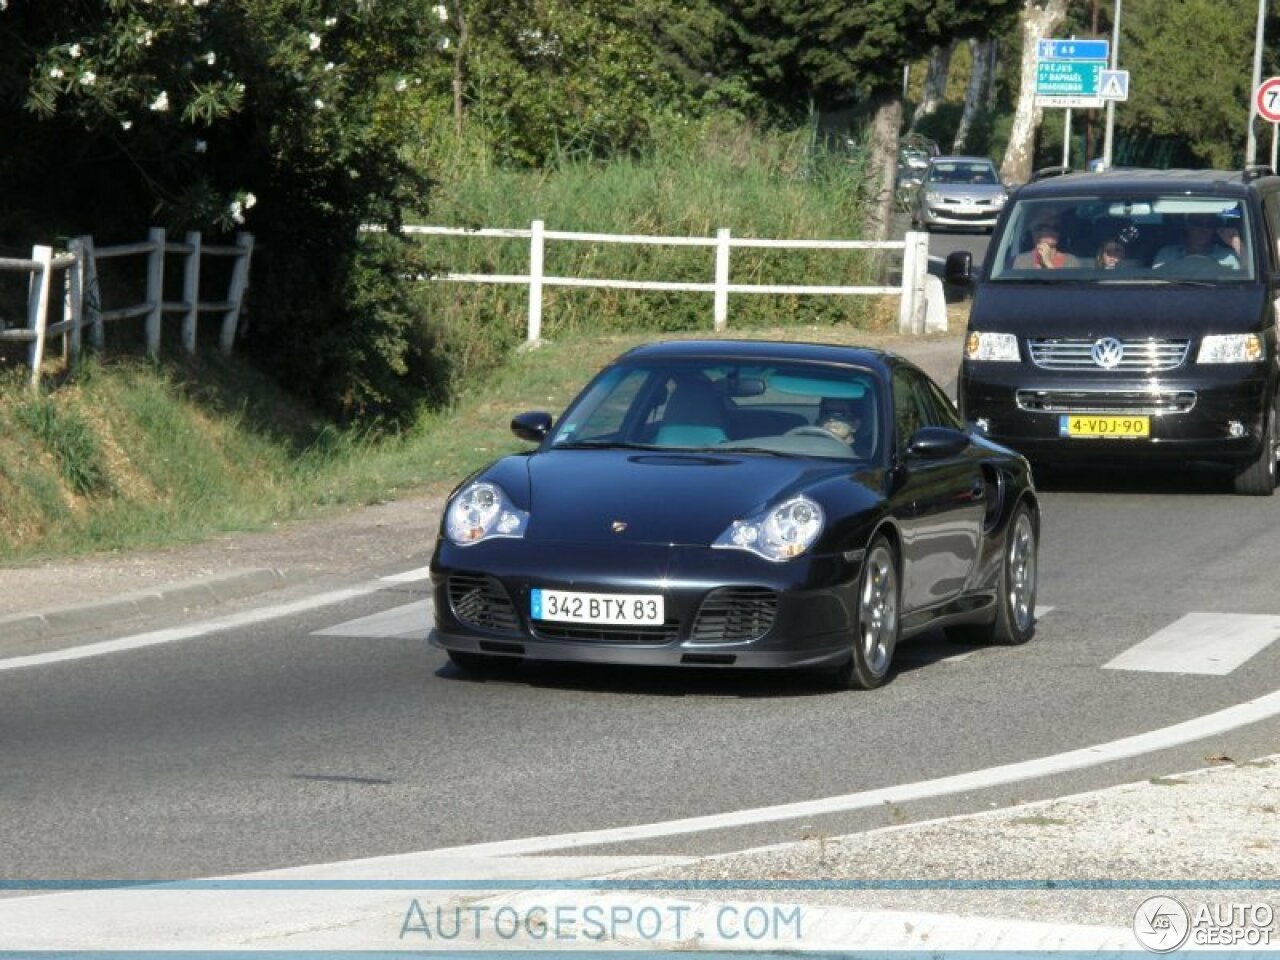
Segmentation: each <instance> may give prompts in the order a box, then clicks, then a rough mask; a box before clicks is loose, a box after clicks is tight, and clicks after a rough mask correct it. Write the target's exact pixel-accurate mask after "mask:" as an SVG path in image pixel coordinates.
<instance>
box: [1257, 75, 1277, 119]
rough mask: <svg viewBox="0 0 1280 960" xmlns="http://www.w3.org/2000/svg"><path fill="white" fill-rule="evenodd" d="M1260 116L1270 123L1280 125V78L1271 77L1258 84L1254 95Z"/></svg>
mask: <svg viewBox="0 0 1280 960" xmlns="http://www.w3.org/2000/svg"><path fill="white" fill-rule="evenodd" d="M1253 104H1254V106H1255V107H1257V109H1258V116H1260V117H1261V118H1262V119H1263V120H1266V121H1267V122H1268V123H1280V77H1271V78H1269V79H1267V80H1263V81H1262V83H1260V84H1258V89H1257V91H1256V92H1255V93H1254V95H1253Z"/></svg>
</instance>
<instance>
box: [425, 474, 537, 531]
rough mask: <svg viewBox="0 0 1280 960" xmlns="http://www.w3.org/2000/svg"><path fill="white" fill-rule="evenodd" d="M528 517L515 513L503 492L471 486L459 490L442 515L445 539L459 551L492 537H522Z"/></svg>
mask: <svg viewBox="0 0 1280 960" xmlns="http://www.w3.org/2000/svg"><path fill="white" fill-rule="evenodd" d="M528 523H529V514H528V513H526V512H525V511H524V510H518V509H516V508H515V507H514V506H512V504H511V500H510V499H509V498H508V497H507V495H506V494H505V493H503V492H502V488H501V487H499V486H497V485H496V484H493V483H485V482H480V483H473V484H471V485H470V486H468V487H466V488H465V489H464V490H462V491H461V492H460V493H459V494H458V495H457V496H456V497H454V498H453V501H452V502H451V503H450V504H449V510H448V512H446V513H445V525H444V530H445V536H447V537H448V538H449V539H450V540H451V541H453V542H454V543H456V544H457V545H458V546H460V547H465V546H468V545H470V544H473V543H479V542H480V541H481V540H488V539H490V538H491V537H523V536H524V529H525V527H526V526H527V525H528Z"/></svg>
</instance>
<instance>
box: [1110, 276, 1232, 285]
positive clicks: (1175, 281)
mask: <svg viewBox="0 0 1280 960" xmlns="http://www.w3.org/2000/svg"><path fill="white" fill-rule="evenodd" d="M1098 282H1099V283H1113V282H1114V283H1119V282H1121V281H1118V280H1117V281H1109V280H1100V281H1098ZM1139 282H1144V283H1148V284H1151V285H1152V286H1160V287H1216V286H1217V284H1216V283H1214V282H1213V281H1212V280H1190V279H1188V278H1187V277H1148V278H1147V279H1146V280H1145V281H1139Z"/></svg>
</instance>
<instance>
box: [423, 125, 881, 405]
mask: <svg viewBox="0 0 1280 960" xmlns="http://www.w3.org/2000/svg"><path fill="white" fill-rule="evenodd" d="M659 139H660V142H661V143H662V149H661V151H660V152H655V153H654V154H652V155H649V156H643V157H633V158H620V159H617V160H614V161H612V162H610V163H609V164H608V165H598V164H590V163H584V162H575V161H566V162H565V163H564V164H563V165H562V166H561V167H560V168H559V169H557V170H556V171H554V172H553V173H533V174H528V173H516V172H508V171H501V170H494V169H492V168H491V167H490V166H489V165H487V164H483V163H472V164H457V165H453V166H447V167H442V168H441V169H440V170H437V171H433V172H434V173H435V174H436V175H437V176H438V177H439V178H440V181H441V185H440V188H439V189H438V190H437V191H436V192H435V194H434V195H433V197H432V198H431V202H430V205H429V207H428V208H427V209H424V210H423V211H422V212H421V213H420V214H419V217H418V222H421V223H430V224H434V225H441V226H458V227H471V228H480V227H507V228H517V229H523V228H528V227H529V225H530V224H531V223H532V222H533V221H534V220H542V221H543V222H544V223H545V224H546V228H547V229H548V230H560V231H569V232H581V233H610V234H621V235H632V236H653V237H659V236H660V237H698V238H704V239H708V240H710V239H713V238H714V237H715V235H716V231H717V230H718V229H721V228H725V229H728V230H729V231H730V232H731V234H732V236H734V237H739V238H759V239H846V240H849V239H852V240H856V239H863V237H862V236H861V224H862V221H863V214H862V210H863V195H862V193H863V184H864V177H863V168H862V158H861V157H859V156H857V155H852V154H849V153H847V152H835V151H832V150H828V149H827V148H825V147H824V146H823V145H822V144H821V143H819V142H817V141H816V140H815V137H814V135H813V133H812V131H810V130H808V129H800V130H796V131H792V132H790V133H777V132H773V133H762V132H758V131H754V130H751V129H747V128H743V127H742V126H741V125H738V124H731V123H727V122H724V121H720V120H710V121H705V122H702V123H698V124H692V123H687V122H683V121H679V120H674V119H673V120H672V121H670V123H669V128H668V129H667V130H664V131H663V133H662V135H661V136H660V138H659ZM422 242H423V243H424V245H425V246H426V248H427V250H428V251H429V253H428V259H429V262H430V264H431V267H432V270H433V272H435V273H438V274H443V273H478V274H505V275H511V276H520V275H527V273H528V271H529V262H528V260H529V244H528V241H527V240H522V239H516V238H513V239H498V238H481V237H430V238H424V240H423V241H422ZM884 260H885V258H884V257H883V255H880V254H877V253H875V252H869V251H847V252H833V251H804V250H793V251H782V250H768V249H750V248H748V249H737V250H735V251H734V252H733V256H732V259H731V280H732V281H733V282H735V283H743V284H766V283H773V284H778V283H789V284H804V285H813V284H829V285H857V284H865V283H868V282H869V281H871V280H872V278H875V277H878V276H880V275H881V273H882V271H883V268H884ZM714 269H715V268H714V251H713V249H712V248H711V247H701V246H699V247H691V246H671V245H635V244H616V243H608V242H595V241H568V240H555V241H549V242H548V243H547V246H546V260H545V265H544V271H545V273H546V274H547V275H551V276H565V277H597V278H610V279H617V280H631V281H641V280H664V281H684V282H696V283H710V282H711V281H712V279H713V278H714ZM420 295H421V298H422V301H421V302H422V309H423V313H424V315H426V316H427V317H429V318H430V321H429V322H430V323H431V324H432V325H433V326H434V327H435V328H436V329H437V330H438V331H439V334H440V337H439V339H440V342H441V343H442V344H443V345H444V349H445V350H446V351H447V352H448V363H447V367H448V370H449V377H450V381H451V382H450V385H449V386H450V389H449V391H448V392H449V393H450V394H452V393H453V392H454V389H456V386H457V385H458V384H460V383H463V382H466V381H468V380H469V379H470V378H471V377H473V376H474V375H475V374H476V373H478V372H481V371H484V370H488V369H492V368H494V367H496V366H498V365H500V364H501V363H504V362H506V360H507V358H508V357H509V356H510V355H511V352H512V351H513V350H514V349H515V348H516V347H517V346H518V345H519V344H520V343H521V342H522V341H523V340H524V339H525V335H526V322H527V315H528V297H527V290H526V288H525V287H524V286H521V285H510V286H497V285H488V284H484V285H471V284H449V283H443V282H440V283H424V284H423V285H422V287H421V291H420ZM543 296H544V303H543V328H542V333H543V336H545V337H547V338H550V339H553V340H554V339H559V338H563V337H579V336H582V335H584V334H598V333H602V332H617V333H621V332H626V331H646V332H662V333H670V332H687V331H698V330H701V331H710V329H711V326H712V298H711V295H710V294H701V293H686V292H665V291H629V290H628V291H619V290H595V289H588V288H567V287H548V288H546V289H545V290H544V295H543ZM729 317H730V325H731V326H732V327H734V328H737V329H744V328H746V329H750V328H759V327H762V326H778V325H786V324H793V323H794V324H815V325H835V324H853V325H857V326H865V325H867V324H868V323H869V322H870V314H869V311H868V302H867V300H866V298H861V297H830V296H772V295H761V294H735V295H733V296H732V297H731V298H730V304H729Z"/></svg>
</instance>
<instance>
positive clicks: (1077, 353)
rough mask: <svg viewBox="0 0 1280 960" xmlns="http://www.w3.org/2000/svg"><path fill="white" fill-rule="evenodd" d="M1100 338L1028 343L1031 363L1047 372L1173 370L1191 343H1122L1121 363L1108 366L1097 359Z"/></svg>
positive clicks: (1147, 371)
mask: <svg viewBox="0 0 1280 960" xmlns="http://www.w3.org/2000/svg"><path fill="white" fill-rule="evenodd" d="M1098 342H1099V338H1096V337H1095V338H1093V339H1087V340H1068V339H1058V338H1050V337H1045V338H1041V339H1033V340H1028V341H1027V344H1028V346H1029V347H1030V348H1031V360H1032V362H1033V363H1034V364H1035V365H1036V366H1037V367H1041V368H1042V369H1045V370H1108V371H1116V372H1117V373H1151V372H1153V371H1157V370H1172V369H1174V368H1175V367H1180V366H1182V364H1183V363H1185V362H1186V359H1187V350H1188V349H1189V348H1190V346H1191V341H1190V340H1154V339H1147V340H1119V341H1117V342H1118V343H1119V344H1120V345H1121V347H1122V348H1123V351H1124V352H1123V354H1122V356H1121V358H1120V360H1119V362H1118V363H1116V364H1114V365H1112V366H1106V367H1104V366H1103V365H1102V364H1100V363H1098V362H1097V361H1096V360H1094V357H1093V348H1094V346H1095V345H1097V344H1098Z"/></svg>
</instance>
